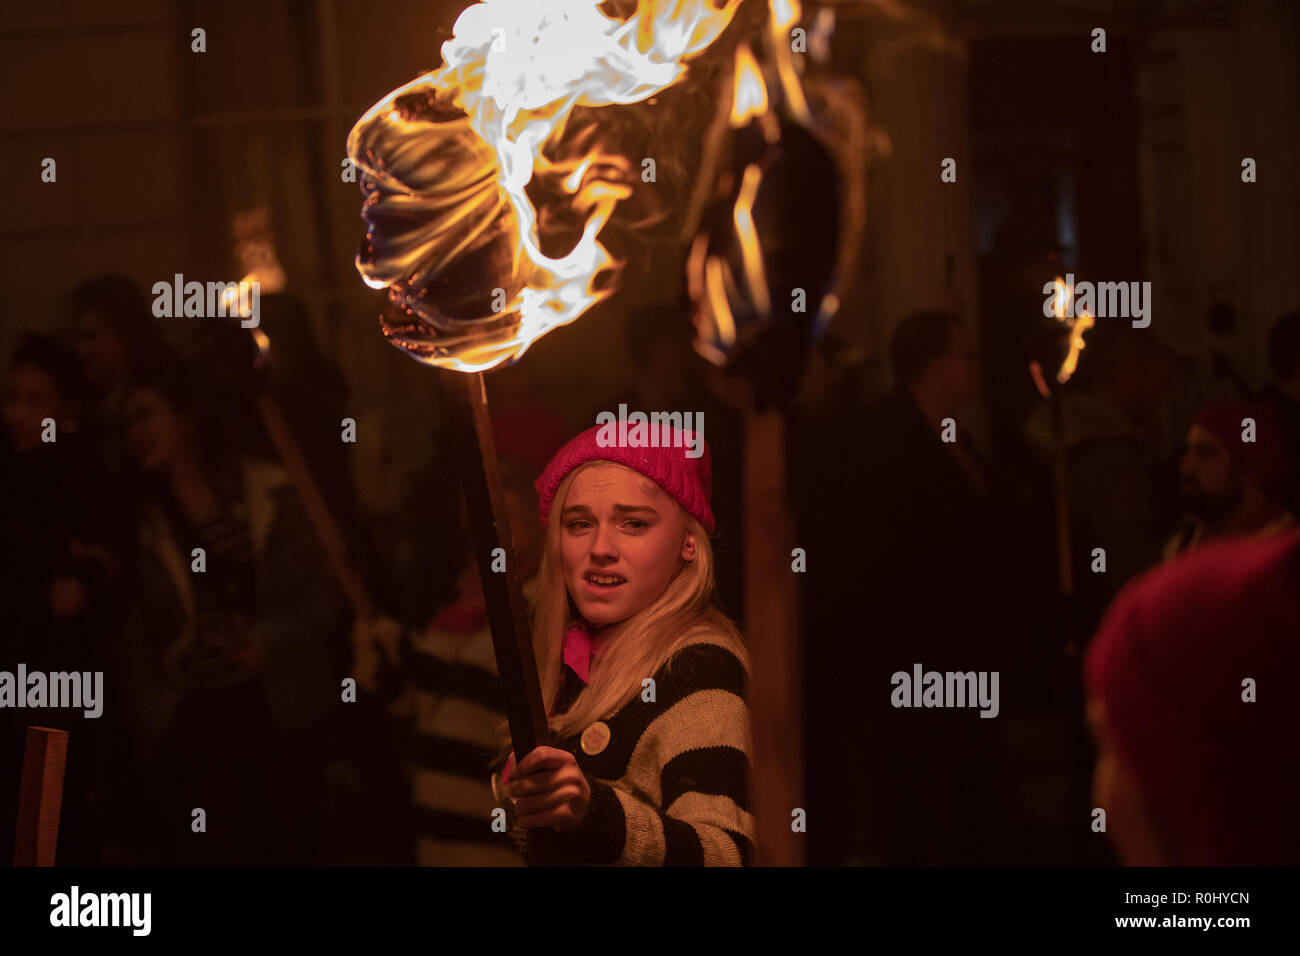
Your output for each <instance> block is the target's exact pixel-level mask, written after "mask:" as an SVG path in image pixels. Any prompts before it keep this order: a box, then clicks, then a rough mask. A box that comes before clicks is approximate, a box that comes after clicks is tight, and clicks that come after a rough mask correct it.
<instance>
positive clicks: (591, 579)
mask: <svg viewBox="0 0 1300 956" xmlns="http://www.w3.org/2000/svg"><path fill="white" fill-rule="evenodd" d="M582 579H583V580H584V581H586V582H587V586H588V587H590V588H591V589H592V590H593V591H596V592H602V593H603V592H608V591H613V590H614V589H615V588H618V587H620V586H621V585H624V584H626V583H627V578H625V577H623V576H622V575H621V574H602V573H600V572H598V571H588V572H587V573H586V574H584V575H583V576H582Z"/></svg>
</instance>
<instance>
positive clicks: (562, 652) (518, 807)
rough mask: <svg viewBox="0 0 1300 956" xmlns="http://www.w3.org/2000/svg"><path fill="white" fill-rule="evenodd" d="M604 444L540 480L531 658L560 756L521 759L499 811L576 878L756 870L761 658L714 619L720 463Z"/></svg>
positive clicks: (572, 448)
mask: <svg viewBox="0 0 1300 956" xmlns="http://www.w3.org/2000/svg"><path fill="white" fill-rule="evenodd" d="M598 434H599V429H598V428H591V429H589V430H587V431H586V432H583V433H582V434H581V435H579V436H578V437H576V438H574V439H573V440H572V441H570V442H569V443H568V444H567V445H565V446H564V448H562V449H561V450H560V451H559V453H557V454H556V456H555V458H554V459H553V460H552V461H551V463H550V464H549V465H548V466H547V468H546V470H545V472H543V474H542V475H541V477H540V478H539V479H538V480H537V490H538V497H539V500H540V507H539V511H540V515H541V521H542V526H543V551H542V560H541V567H540V571H539V574H538V579H537V590H536V593H535V597H534V601H533V640H534V645H535V647H536V651H537V660H538V667H539V670H540V672H541V681H542V691H543V694H544V698H545V699H546V700H547V701H548V702H549V704H550V706H549V710H548V713H549V715H550V718H549V720H550V726H551V730H552V731H553V732H554V734H555V737H556V741H557V746H554V747H538V748H536V749H534V750H533V751H531V752H530V753H528V754H525V755H523V757H522V759H521V760H520V761H519V764H518V766H515V762H514V761H515V755H514V754H513V753H512V754H510V759H509V761H508V762H507V764H506V766H505V768H504V770H503V772H502V773H501V774H499V775H496V774H494V775H493V778H492V786H493V793H494V794H496V795H497V797H498V799H500V800H502V802H503V803H504V804H505V805H506V806H507V808H508V810H507V815H508V817H509V819H510V824H511V833H512V835H513V836H514V837H515V840H516V843H517V844H518V845H520V846H521V848H522V847H523V846H524V845H526V840H527V831H528V830H530V829H532V828H536V827H551V828H552V829H554V830H555V831H557V832H558V833H560V834H562V837H561V840H560V842H561V843H562V844H563V845H564V849H565V851H566V856H567V857H568V860H569V861H570V862H573V863H577V864H586V865H601V864H607V865H625V866H626V865H632V866H638V865H640V866H658V865H664V866H674V865H732V866H739V865H744V864H747V863H748V862H749V861H750V857H751V852H752V841H753V835H754V821H753V817H752V815H751V813H750V809H749V806H748V775H749V767H750V750H751V736H750V722H749V711H748V708H747V707H746V703H745V694H746V685H747V681H748V668H749V656H748V654H747V652H746V650H745V646H744V642H743V639H742V638H741V635H740V633H739V631H738V630H737V629H736V626H735V625H734V624H733V623H732V622H731V621H730V620H728V619H727V618H726V616H725V615H723V614H722V613H721V612H720V611H719V610H717V609H716V608H715V607H714V606H713V603H712V596H713V588H714V576H713V573H714V571H713V552H712V549H711V548H710V545H709V539H708V535H709V534H710V533H711V532H712V531H713V529H714V522H713V513H712V511H711V510H710V507H709V492H710V459H709V452H708V448H707V446H706V445H704V443H703V442H702V441H701V442H700V446H699V447H700V448H702V449H703V453H702V454H701V455H700V457H698V458H692V457H688V455H687V451H688V450H689V449H690V448H691V447H692V444H693V436H691V435H689V434H687V433H677V432H675V431H674V434H673V439H674V440H673V442H672V447H658V448H631V447H602V445H601V444H600V443H599V441H598ZM664 444H666V443H664Z"/></svg>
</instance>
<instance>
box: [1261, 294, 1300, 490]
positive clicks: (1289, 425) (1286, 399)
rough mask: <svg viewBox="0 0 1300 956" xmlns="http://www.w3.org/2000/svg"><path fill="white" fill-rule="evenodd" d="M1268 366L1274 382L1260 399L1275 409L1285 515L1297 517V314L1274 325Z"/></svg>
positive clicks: (1299, 371) (1299, 381)
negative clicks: (1280, 443) (1281, 453)
mask: <svg viewBox="0 0 1300 956" xmlns="http://www.w3.org/2000/svg"><path fill="white" fill-rule="evenodd" d="M1268 364H1269V367H1270V369H1271V370H1272V372H1273V381H1272V382H1270V383H1269V384H1268V385H1267V386H1265V388H1264V392H1263V395H1262V396H1261V397H1262V398H1263V400H1264V401H1267V402H1270V403H1272V405H1273V407H1274V408H1275V409H1277V414H1278V419H1279V422H1280V425H1281V428H1282V439H1283V442H1284V443H1285V446H1286V460H1287V467H1286V478H1285V485H1284V488H1283V491H1282V500H1283V503H1284V504H1285V505H1286V508H1287V510H1288V511H1290V512H1291V513H1292V514H1300V312H1288V313H1286V314H1285V315H1283V316H1279V317H1278V320H1277V321H1276V322H1274V323H1273V328H1272V330H1271V331H1270V332H1269V336H1268Z"/></svg>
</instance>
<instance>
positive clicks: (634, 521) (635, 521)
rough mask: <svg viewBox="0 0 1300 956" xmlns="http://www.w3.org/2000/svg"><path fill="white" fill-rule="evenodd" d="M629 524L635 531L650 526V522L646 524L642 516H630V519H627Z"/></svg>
mask: <svg viewBox="0 0 1300 956" xmlns="http://www.w3.org/2000/svg"><path fill="white" fill-rule="evenodd" d="M627 526H628V527H629V528H631V529H632V530H633V531H640V530H641V529H642V528H648V527H650V526H649V525H648V524H646V523H645V522H644V521H642V520H641V519H640V518H628V519H627Z"/></svg>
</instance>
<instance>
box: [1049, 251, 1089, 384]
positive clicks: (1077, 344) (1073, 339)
mask: <svg viewBox="0 0 1300 956" xmlns="http://www.w3.org/2000/svg"><path fill="white" fill-rule="evenodd" d="M1052 282H1053V284H1054V285H1055V286H1056V291H1055V292H1054V293H1053V294H1052V314H1053V315H1055V316H1056V321H1058V322H1064V323H1065V324H1066V325H1067V326H1068V327H1069V329H1070V343H1069V351H1068V352H1067V353H1066V356H1065V361H1063V362H1062V363H1061V367H1060V369H1058V370H1057V372H1056V381H1057V382H1058V383H1059V384H1061V385H1064V384H1065V383H1066V382H1068V381H1069V380H1070V376H1071V375H1073V374H1074V370H1075V369H1076V368H1078V367H1079V353H1080V352H1082V351H1083V345H1084V343H1083V336H1084V333H1085V332H1087V331H1088V330H1089V329H1090V328H1092V327H1093V325H1095V324H1096V319H1094V318H1093V317H1092V314H1091V313H1090V312H1088V311H1087V310H1086V309H1085V310H1084V311H1082V312H1080V313H1078V314H1077V315H1076V316H1075V317H1074V318H1073V319H1072V318H1070V315H1069V313H1070V312H1072V311H1074V310H1073V309H1071V308H1070V303H1071V302H1072V301H1073V299H1074V287H1073V286H1070V285H1067V284H1066V281H1065V280H1064V279H1062V278H1061V277H1060V276H1057V277H1056V278H1055V279H1053V280H1052Z"/></svg>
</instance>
